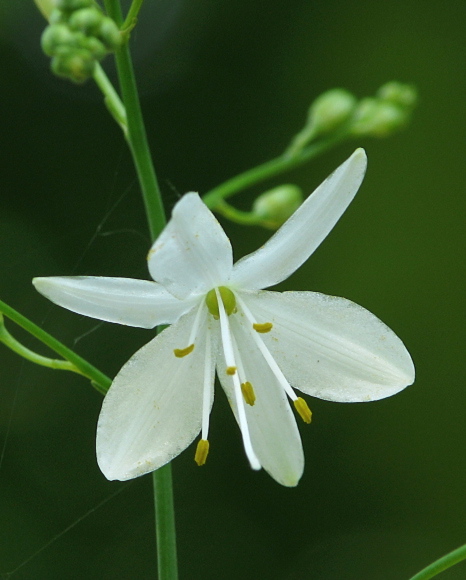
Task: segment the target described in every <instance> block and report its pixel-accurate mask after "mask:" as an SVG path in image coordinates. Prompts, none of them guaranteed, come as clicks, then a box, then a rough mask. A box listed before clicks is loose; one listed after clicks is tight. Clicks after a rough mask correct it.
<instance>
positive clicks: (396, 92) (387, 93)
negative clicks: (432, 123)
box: [377, 81, 417, 109]
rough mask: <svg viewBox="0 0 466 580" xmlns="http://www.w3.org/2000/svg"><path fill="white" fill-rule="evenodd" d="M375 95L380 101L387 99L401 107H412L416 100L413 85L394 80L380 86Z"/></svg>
mask: <svg viewBox="0 0 466 580" xmlns="http://www.w3.org/2000/svg"><path fill="white" fill-rule="evenodd" d="M377 96H378V97H379V99H381V100H382V101H388V102H389V103H392V104H393V105H396V106H398V107H401V108H402V109H412V108H413V107H414V106H415V105H416V101H417V91H416V88H415V87H413V85H405V84H402V83H398V82H396V81H392V82H390V83H386V84H385V85H383V86H382V87H380V89H379V90H378V91H377Z"/></svg>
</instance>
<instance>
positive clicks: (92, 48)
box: [80, 36, 108, 60]
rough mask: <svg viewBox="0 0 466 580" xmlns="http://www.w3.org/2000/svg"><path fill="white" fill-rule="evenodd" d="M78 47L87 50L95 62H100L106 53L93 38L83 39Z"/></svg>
mask: <svg viewBox="0 0 466 580" xmlns="http://www.w3.org/2000/svg"><path fill="white" fill-rule="evenodd" d="M80 46H81V47H82V48H85V49H86V50H88V51H89V52H90V53H91V54H92V56H93V57H94V58H95V59H96V60H102V59H103V58H104V56H105V55H106V54H107V52H108V51H107V49H106V47H105V46H104V45H103V44H102V43H101V42H100V40H98V39H97V38H95V37H94V36H87V37H84V40H83V41H82V43H81V45H80Z"/></svg>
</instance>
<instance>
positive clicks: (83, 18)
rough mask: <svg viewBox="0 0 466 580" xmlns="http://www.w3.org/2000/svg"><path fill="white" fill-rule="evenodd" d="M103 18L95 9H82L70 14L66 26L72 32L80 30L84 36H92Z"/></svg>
mask: <svg viewBox="0 0 466 580" xmlns="http://www.w3.org/2000/svg"><path fill="white" fill-rule="evenodd" d="M104 18H105V16H104V15H103V14H102V12H101V11H100V10H98V9H96V8H82V9H81V10H76V11H75V12H73V14H71V16H70V18H69V20H68V24H69V27H70V28H71V29H72V30H80V31H81V32H84V33H85V34H89V35H93V34H95V33H96V32H97V30H98V29H99V26H100V24H101V22H102V20H103V19H104Z"/></svg>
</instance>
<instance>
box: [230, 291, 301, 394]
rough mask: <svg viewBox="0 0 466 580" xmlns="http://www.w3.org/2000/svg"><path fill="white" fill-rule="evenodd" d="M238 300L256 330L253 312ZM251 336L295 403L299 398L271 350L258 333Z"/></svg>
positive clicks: (237, 297)
mask: <svg viewBox="0 0 466 580" xmlns="http://www.w3.org/2000/svg"><path fill="white" fill-rule="evenodd" d="M236 299H237V301H238V304H239V305H240V306H241V308H242V309H243V312H244V314H245V316H246V318H247V319H248V320H249V322H250V323H251V325H252V327H253V328H254V325H255V324H257V323H256V321H255V320H254V316H253V315H252V313H251V311H250V310H249V308H248V307H247V306H246V304H245V303H244V301H243V300H241V298H240V297H239V296H236ZM251 336H252V339H253V340H254V342H255V343H256V346H257V347H258V349H259V350H260V351H261V353H262V356H263V357H264V359H265V362H266V363H267V364H268V365H269V368H270V370H271V371H272V373H273V374H274V375H275V377H276V378H277V380H278V382H279V383H280V385H281V386H282V387H283V389H284V390H285V392H286V394H287V395H288V396H289V397H290V399H291V400H292V401H293V402H294V401H296V399H297V398H298V397H297V396H296V394H295V392H294V391H293V389H292V388H291V385H290V383H289V382H288V381H287V380H286V378H285V375H284V374H283V373H282V371H281V369H280V367H279V366H278V364H277V363H276V361H275V359H274V358H273V356H272V354H271V352H270V351H269V349H268V348H267V346H266V345H265V343H264V341H263V340H262V339H261V338H259V336H258V335H257V333H256V332H252V333H251Z"/></svg>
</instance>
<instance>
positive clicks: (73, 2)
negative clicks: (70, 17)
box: [55, 0, 94, 12]
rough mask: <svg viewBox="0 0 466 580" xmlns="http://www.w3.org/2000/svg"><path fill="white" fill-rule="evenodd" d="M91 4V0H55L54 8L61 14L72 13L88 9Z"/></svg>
mask: <svg viewBox="0 0 466 580" xmlns="http://www.w3.org/2000/svg"><path fill="white" fill-rule="evenodd" d="M93 4H94V2H93V1H92V0H55V6H56V7H57V8H58V10H60V11H62V12H74V11H75V10H80V9H81V8H89V7H90V6H92V5H93Z"/></svg>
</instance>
